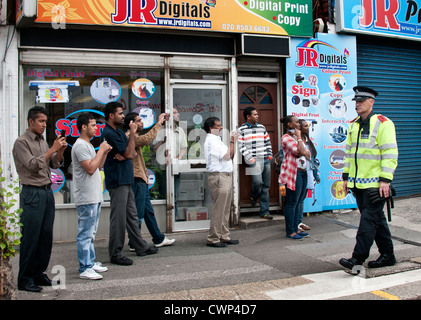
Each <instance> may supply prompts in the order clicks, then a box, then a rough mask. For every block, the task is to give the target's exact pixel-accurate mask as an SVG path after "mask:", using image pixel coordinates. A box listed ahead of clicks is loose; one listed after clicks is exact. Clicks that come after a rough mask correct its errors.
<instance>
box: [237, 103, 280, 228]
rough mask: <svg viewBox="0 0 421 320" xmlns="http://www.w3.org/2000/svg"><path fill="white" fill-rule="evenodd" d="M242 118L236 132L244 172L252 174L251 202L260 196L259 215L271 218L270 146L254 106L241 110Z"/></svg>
mask: <svg viewBox="0 0 421 320" xmlns="http://www.w3.org/2000/svg"><path fill="white" fill-rule="evenodd" d="M243 115H244V120H245V121H246V122H245V123H243V124H242V125H241V126H240V127H239V128H238V132H239V133H240V136H239V138H238V142H239V150H240V152H241V153H242V155H243V157H244V160H245V162H246V164H247V165H248V167H247V168H246V174H249V175H251V176H252V179H253V183H252V186H251V204H252V205H253V206H255V205H256V203H257V200H258V199H259V198H260V217H261V218H264V219H268V220H271V219H273V217H272V216H271V215H270V214H269V187H270V161H271V160H272V146H271V144H270V138H269V134H268V133H267V131H266V128H265V127H264V126H263V125H262V124H259V123H258V122H257V121H258V120H259V115H258V113H257V110H256V108H254V107H247V108H245V109H244V112H243Z"/></svg>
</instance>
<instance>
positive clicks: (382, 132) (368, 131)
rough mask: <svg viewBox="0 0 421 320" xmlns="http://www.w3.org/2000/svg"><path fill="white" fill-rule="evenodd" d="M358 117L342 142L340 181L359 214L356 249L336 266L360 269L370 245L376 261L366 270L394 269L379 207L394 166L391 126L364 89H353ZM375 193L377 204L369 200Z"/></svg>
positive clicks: (395, 150)
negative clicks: (375, 252)
mask: <svg viewBox="0 0 421 320" xmlns="http://www.w3.org/2000/svg"><path fill="white" fill-rule="evenodd" d="M353 90H354V92H355V96H354V98H353V99H352V100H354V101H355V109H356V111H357V113H358V115H359V116H358V117H357V118H356V119H354V120H353V121H351V123H350V125H349V128H348V137H347V141H346V158H345V166H344V169H343V174H342V178H343V180H344V187H345V190H346V191H347V192H349V190H351V191H352V192H353V194H354V196H355V198H356V200H357V205H358V209H359V210H360V213H361V218H360V225H359V227H358V232H357V237H356V245H355V247H354V252H353V253H352V257H351V258H350V259H344V258H343V259H341V260H340V261H339V263H340V264H341V265H342V266H343V267H345V268H348V269H351V270H352V269H353V267H354V266H356V265H362V264H363V262H364V261H365V260H366V259H367V258H368V257H369V255H370V248H371V246H372V245H373V242H374V241H375V242H376V245H377V247H378V249H379V253H380V257H379V258H378V259H377V260H375V261H370V262H369V263H368V267H369V268H379V267H384V266H391V265H394V264H395V262H396V259H395V255H394V251H393V243H392V239H391V234H390V230H389V227H388V225H387V221H386V217H385V215H384V211H383V207H384V204H385V199H386V198H387V197H389V193H390V186H389V185H390V182H391V181H392V180H393V174H394V172H395V169H396V167H397V163H398V147H397V144H396V133H395V126H394V124H393V122H392V121H391V120H390V119H388V118H386V117H384V116H382V115H378V114H375V113H374V112H373V105H374V100H375V97H376V96H377V95H378V93H377V92H376V91H375V90H373V89H371V88H367V87H362V86H356V87H354V88H353ZM373 192H376V193H378V197H377V199H378V200H379V201H372V199H371V198H370V197H369V196H370V195H372V194H373Z"/></svg>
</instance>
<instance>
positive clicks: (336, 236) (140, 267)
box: [12, 197, 421, 314]
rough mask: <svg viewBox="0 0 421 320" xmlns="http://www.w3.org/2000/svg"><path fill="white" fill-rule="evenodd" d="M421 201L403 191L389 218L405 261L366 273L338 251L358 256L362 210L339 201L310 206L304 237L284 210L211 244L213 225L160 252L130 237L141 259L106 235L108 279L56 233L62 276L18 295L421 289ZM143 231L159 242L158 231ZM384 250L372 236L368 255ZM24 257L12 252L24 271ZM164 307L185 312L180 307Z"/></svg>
mask: <svg viewBox="0 0 421 320" xmlns="http://www.w3.org/2000/svg"><path fill="white" fill-rule="evenodd" d="M420 208H421V197H413V198H402V199H396V200H395V208H394V209H392V221H391V222H390V223H389V226H390V229H391V232H392V236H393V241H394V245H395V255H396V257H397V260H398V263H397V264H396V265H395V266H393V267H387V268H381V269H367V268H365V266H364V268H363V269H362V270H361V271H362V272H361V273H360V274H359V275H358V276H353V275H350V274H348V273H346V272H344V270H343V268H342V267H341V266H340V265H339V263H338V261H339V259H340V258H343V257H344V258H350V257H351V253H352V250H353V247H354V245H355V234H356V229H357V226H358V223H359V212H358V210H338V211H332V212H324V213H311V214H308V215H305V217H304V222H305V223H306V224H308V225H310V226H311V227H312V229H311V230H310V231H309V233H310V237H308V238H306V239H304V240H303V241H296V240H291V239H287V238H286V237H285V223H284V218H283V216H282V215H276V214H275V215H274V216H275V218H274V219H273V220H272V221H267V220H263V219H261V218H258V217H253V216H248V217H246V216H244V217H242V219H241V223H240V225H239V226H237V227H236V228H233V229H232V230H231V238H232V239H238V240H239V241H240V243H239V244H238V245H230V246H227V247H226V248H212V247H208V246H206V235H207V232H205V231H201V232H183V233H174V234H167V237H169V238H174V239H176V241H175V243H174V245H172V246H168V247H163V248H159V251H158V253H157V254H154V255H149V256H145V257H138V256H136V255H135V254H134V253H132V252H129V250H128V247H127V246H126V247H125V248H124V254H125V255H126V256H127V257H129V258H131V259H133V260H134V263H133V265H131V266H118V265H114V264H111V263H110V261H109V258H108V253H107V245H108V240H107V239H97V240H96V241H95V248H96V256H97V259H96V261H101V262H102V263H103V264H104V265H105V266H107V267H108V271H107V272H105V273H103V276H104V279H102V280H95V281H94V280H82V279H80V278H79V276H78V260H77V254H76V242H61V243H58V242H56V243H54V245H53V252H52V256H51V260H50V265H49V268H48V270H47V274H48V275H49V276H50V278H51V279H53V281H57V280H60V284H59V285H54V286H53V287H44V289H43V290H42V292H41V293H28V292H24V291H16V296H15V297H16V299H17V300H36V301H39V300H49V301H57V300H82V301H92V300H125V301H128V300H149V301H151V300H156V301H170V300H171V301H175V300H177V301H178V302H179V301H188V300H189V301H204V300H210V301H214V300H219V301H225V302H226V301H233V300H236V301H240V300H242V301H245V302H247V303H248V304H247V306H248V307H250V301H264V300H267V301H269V300H301V299H306V300H359V299H363V300H393V299H396V300H415V299H421V210H420ZM144 238H145V240H147V241H148V242H149V243H151V239H150V237H148V236H144ZM377 257H378V252H377V247H376V245H373V248H372V251H371V255H370V258H369V260H373V259H376V258H377ZM18 258H19V256H18V255H17V256H16V257H14V258H13V260H12V263H13V268H14V273H15V279H16V277H17V271H18ZM173 307H174V304H171V308H173ZM165 308H167V305H165ZM180 310H182V309H179V310H178V311H180ZM165 311H168V312H169V313H172V314H176V313H177V310H176V309H174V308H173V309H168V310H167V309H165ZM202 311H203V310H202ZM213 311H215V310H213ZM213 311H211V310H210V309H207V310H206V312H207V313H210V314H212V313H213ZM243 311H244V310H243ZM162 312H164V310H162Z"/></svg>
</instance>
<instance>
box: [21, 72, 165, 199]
mask: <svg viewBox="0 0 421 320" xmlns="http://www.w3.org/2000/svg"><path fill="white" fill-rule="evenodd" d="M23 72H24V73H23V79H24V88H23V111H22V114H21V117H22V118H23V119H26V116H27V113H28V110H29V109H30V108H31V107H33V106H34V105H41V106H44V107H45V108H46V109H47V111H48V118H49V121H48V125H47V129H46V132H45V138H46V140H47V142H48V144H49V145H52V143H53V141H54V139H55V138H56V136H57V135H58V134H59V133H60V131H61V130H62V129H64V130H65V132H66V137H67V142H68V144H69V147H68V148H67V149H66V151H65V154H64V163H63V165H62V166H61V168H60V169H59V170H54V171H53V172H52V183H53V185H52V188H53V191H54V193H55V199H56V204H66V203H73V194H72V179H73V177H72V161H71V148H72V145H73V144H74V142H75V141H76V139H77V138H78V136H79V132H78V130H77V127H76V119H77V117H78V115H79V114H80V113H81V112H83V111H89V112H91V113H93V114H94V115H95V117H96V121H97V127H98V129H97V135H96V136H95V138H93V139H92V144H93V145H94V147H95V148H97V147H98V146H99V144H100V136H101V133H102V130H103V127H104V126H105V119H104V116H103V111H104V108H105V105H106V103H108V102H110V101H118V102H121V103H122V105H123V108H124V113H125V114H127V113H128V112H132V111H134V112H138V113H139V115H140V116H141V117H142V118H143V122H144V133H146V132H147V131H148V130H150V129H151V128H152V127H153V125H154V124H155V122H156V120H157V119H158V116H159V115H160V114H161V112H163V108H164V103H163V101H164V92H163V84H164V82H163V71H161V70H143V69H142V70H137V69H124V70H122V69H111V68H101V69H100V68H72V67H49V66H45V67H40V66H25V67H24V69H23ZM25 127H26V126H25ZM122 129H123V128H122ZM143 155H144V159H145V162H146V166H147V168H148V174H149V175H150V180H149V186H150V189H149V190H150V193H151V198H152V199H163V198H165V193H162V192H161V191H160V190H162V189H163V188H162V186H161V184H162V183H165V181H160V179H159V178H157V177H160V176H162V175H161V173H162V171H163V169H164V168H163V167H162V165H160V164H159V163H158V161H157V160H156V153H155V151H154V148H153V146H146V147H144V148H143ZM103 190H104V200H105V201H107V200H109V196H108V192H107V190H105V185H104V186H103Z"/></svg>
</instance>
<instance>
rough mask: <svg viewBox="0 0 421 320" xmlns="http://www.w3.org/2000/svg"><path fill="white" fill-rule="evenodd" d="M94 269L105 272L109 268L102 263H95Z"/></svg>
mask: <svg viewBox="0 0 421 320" xmlns="http://www.w3.org/2000/svg"><path fill="white" fill-rule="evenodd" d="M92 269H94V271H96V272H105V271H107V270H108V268H107V267H104V266H103V265H102V263H101V262H95V263H94V266H93V267H92Z"/></svg>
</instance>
